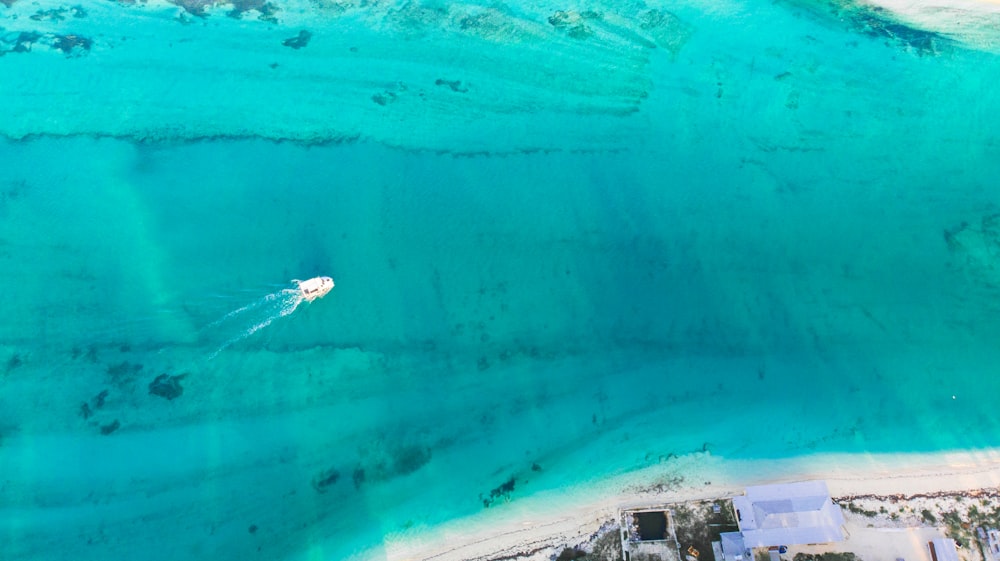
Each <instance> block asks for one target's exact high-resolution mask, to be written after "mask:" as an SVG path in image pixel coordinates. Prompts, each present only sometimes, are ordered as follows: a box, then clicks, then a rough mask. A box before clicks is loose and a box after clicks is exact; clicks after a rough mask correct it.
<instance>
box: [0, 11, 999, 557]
mask: <svg viewBox="0 0 1000 561" xmlns="http://www.w3.org/2000/svg"><path fill="white" fill-rule="evenodd" d="M7 4H10V5H7ZM128 4H129V3H125V2H122V3H114V2H101V3H96V2H95V3H92V4H83V5H78V6H70V5H62V4H58V3H47V2H37V3H26V2H24V1H14V2H0V53H2V55H0V76H2V78H0V107H2V108H3V111H2V112H0V135H3V137H4V139H3V140H2V141H0V270H2V271H3V275H0V289H2V291H3V294H4V296H5V298H4V300H3V304H2V307H0V311H2V314H0V411H2V412H3V414H2V415H0V558H2V559H4V560H7V559H13V560H27V559H31V560H35V559H68V558H73V559H77V560H107V559H129V558H136V557H137V556H140V557H141V558H143V559H149V560H151V561H159V560H175V559H176V560H180V559H209V558H211V559H307V558H309V559H343V558H347V557H349V556H352V555H356V556H358V557H360V558H371V559H379V558H383V559H384V558H387V557H391V554H390V552H389V551H388V550H387V549H385V544H386V543H387V540H389V539H393V538H394V537H395V536H400V535H404V536H405V535H410V534H413V535H417V534H420V535H424V536H430V538H427V539H430V540H433V539H434V538H433V536H434V535H435V533H434V532H435V528H436V527H438V526H439V525H440V524H443V523H446V522H448V521H452V520H455V519H461V518H463V517H468V516H471V515H477V514H478V515H482V513H484V512H486V511H488V512H498V513H502V512H503V511H504V509H510V508H513V507H514V506H516V505H517V504H518V501H523V500H526V499H527V498H529V497H531V496H535V495H538V494H539V493H551V492H553V491H555V490H559V489H564V488H571V487H572V488H577V489H579V488H583V489H586V488H587V486H588V485H595V486H596V485H599V483H600V482H601V481H604V480H606V479H607V478H609V477H613V476H620V475H623V474H628V473H631V472H636V471H638V470H642V469H644V468H649V467H650V466H663V467H664V469H669V468H670V466H671V465H672V462H674V461H675V458H676V457H677V456H684V455H685V454H689V453H692V452H708V453H710V454H711V455H713V456H718V457H722V458H731V459H768V458H795V457H801V458H804V459H805V460H806V461H807V460H808V457H810V456H813V455H816V454H821V453H827V452H833V453H854V454H858V455H859V456H861V455H867V454H872V453H896V452H937V451H956V450H958V451H968V450H973V451H975V450H986V449H991V448H995V447H997V446H998V445H1000V419H998V418H997V416H996V400H995V396H996V395H997V394H998V390H1000V376H998V373H1000V372H998V370H997V366H996V365H997V364H998V363H1000V362H998V359H1000V348H998V347H997V343H996V342H997V341H998V337H1000V319H998V318H1000V316H998V314H1000V303H998V302H1000V299H998V297H1000V205H998V201H1000V183H998V181H997V179H998V178H1000V138H998V133H997V131H998V130H1000V90H997V88H996V87H995V85H996V84H997V83H1000V57H998V55H997V54H996V52H995V51H994V50H992V47H991V46H992V45H995V44H996V42H995V37H994V38H993V39H994V42H993V43H990V41H989V39H990V38H991V37H993V36H991V35H990V34H989V32H988V31H986V32H984V33H982V34H979V35H976V37H977V38H978V41H977V42H968V41H966V40H963V38H961V37H955V36H949V35H946V34H941V33H935V32H934V31H933V30H928V29H925V28H921V27H917V26H915V25H912V24H907V23H906V21H904V20H902V19H899V18H896V17H894V16H893V15H892V14H891V13H889V12H887V11H884V10H878V9H873V8H867V7H863V6H860V5H857V6H855V5H850V4H843V5H842V4H840V3H836V4H834V3H824V2H778V3H746V4H721V3H718V4H712V5H703V4H698V3H684V4H645V3H642V2H632V3H625V4H622V5H618V4H611V3H601V2H594V3H591V4H573V5H562V4H533V5H524V6H518V5H513V4H510V5H502V4H483V5H479V4H474V3H468V4H436V3H427V4H418V3H415V2H403V3H398V4H397V3H359V4H352V3H349V2H310V3H305V2H290V3H288V4H285V5H272V4H264V3H259V4H258V3H239V4H237V5H235V6H233V5H212V4H210V3H204V2H188V3H186V7H184V6H177V5H173V4H166V3H157V2H149V3H138V4H134V5H128ZM362 4H364V5H362ZM946 16H947V13H946V12H942V18H944V17H946ZM303 31H305V32H306V33H302V32H303ZM984 37H985V38H986V40H983V38H984ZM317 275H330V276H332V277H334V279H335V280H336V283H337V286H336V288H335V289H334V290H333V291H332V292H331V293H330V294H329V295H328V296H326V297H325V298H323V299H321V300H317V301H315V302H311V303H303V304H301V305H299V306H298V307H296V308H295V309H294V311H293V312H291V313H289V314H288V315H285V316H283V317H282V316H281V314H282V313H283V312H287V311H288V310H289V309H290V308H289V307H288V304H289V301H288V300H287V298H286V297H284V296H281V291H282V290H283V289H286V288H289V287H290V286H291V284H290V282H289V281H290V279H293V278H308V277H312V276H317ZM269 295H275V296H274V297H273V298H272V299H270V300H269V299H268V296H269ZM248 333H249V334H248ZM161 375H166V376H168V377H176V378H174V383H175V384H176V385H177V386H179V387H180V388H182V391H180V392H176V393H175V394H171V399H166V398H165V397H164V395H162V394H160V395H158V394H157V393H156V392H151V384H155V382H156V380H157V378H158V377H159V376H161ZM161 380H162V379H161ZM172 387H174V388H175V390H176V386H172ZM683 475H684V476H685V477H689V478H692V479H697V477H698V474H694V473H692V474H683ZM153 544H155V546H153ZM445 546H446V544H444V543H442V547H445ZM137 552H141V554H140V553H137Z"/></svg>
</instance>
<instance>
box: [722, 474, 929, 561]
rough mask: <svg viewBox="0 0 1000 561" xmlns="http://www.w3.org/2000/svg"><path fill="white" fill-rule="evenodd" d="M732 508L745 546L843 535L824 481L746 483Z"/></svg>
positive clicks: (835, 538)
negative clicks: (744, 490) (772, 483)
mask: <svg viewBox="0 0 1000 561" xmlns="http://www.w3.org/2000/svg"><path fill="white" fill-rule="evenodd" d="M733 508H735V509H736V521H737V524H739V527H740V533H741V534H742V536H743V542H744V544H745V545H746V547H750V548H755V547H772V546H781V545H795V544H815V543H829V542H837V541H842V540H843V539H844V530H843V525H844V515H843V513H842V512H841V511H840V507H839V506H838V505H836V504H834V502H833V499H831V498H830V492H829V490H828V489H827V487H826V482H824V481H803V482H800V483H784V484H779V485H759V486H756V487H747V490H746V493H745V494H744V495H743V496H742V497H734V498H733ZM938 561H943V560H938Z"/></svg>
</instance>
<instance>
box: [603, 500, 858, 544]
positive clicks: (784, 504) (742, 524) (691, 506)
mask: <svg viewBox="0 0 1000 561" xmlns="http://www.w3.org/2000/svg"><path fill="white" fill-rule="evenodd" d="M843 525H844V517H843V514H842V512H841V509H840V506H838V505H837V504H836V503H834V502H833V499H832V498H831V497H830V492H829V490H828V489H827V486H826V483H825V482H823V481H806V482H800V483H786V484H780V485H761V486H755V487H748V488H747V489H746V491H745V492H744V494H743V495H740V496H737V497H732V498H731V499H727V500H723V501H703V502H700V503H685V504H678V505H666V506H663V507H660V508H650V509H643V510H626V511H623V512H622V554H623V557H624V559H625V561H637V560H642V561H646V560H651V561H654V560H656V559H660V560H662V561H671V560H673V559H678V560H680V559H684V560H686V561H705V560H709V561H711V560H713V559H714V560H715V561H751V560H752V559H753V550H754V549H768V550H771V551H772V553H771V556H772V559H773V558H776V557H777V556H778V554H779V552H781V553H783V552H784V550H785V547H786V546H790V545H799V544H822V543H830V542H839V541H842V540H843V539H844V530H843ZM694 527H701V528H702V531H700V532H699V531H697V530H696V529H695V528H694Z"/></svg>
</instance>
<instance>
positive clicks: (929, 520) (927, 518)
mask: <svg viewBox="0 0 1000 561" xmlns="http://www.w3.org/2000/svg"><path fill="white" fill-rule="evenodd" d="M920 516H922V517H923V518H924V520H925V521H926V522H927V523H928V524H937V517H936V516H934V515H933V514H931V511H929V510H927V509H926V508H925V509H923V510H921V511H920Z"/></svg>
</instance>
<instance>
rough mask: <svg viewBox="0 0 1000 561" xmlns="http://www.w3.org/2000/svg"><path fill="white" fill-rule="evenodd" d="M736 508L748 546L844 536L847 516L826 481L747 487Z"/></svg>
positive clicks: (785, 543)
mask: <svg viewBox="0 0 1000 561" xmlns="http://www.w3.org/2000/svg"><path fill="white" fill-rule="evenodd" d="M733 507H734V508H735V509H736V518H737V522H738V524H739V526H740V532H741V533H742V535H743V541H744V543H745V544H746V546H747V547H771V546H776V545H793V544H808V543H827V542H835V541H841V540H843V539H844V532H843V529H842V528H841V526H843V524H844V515H843V513H841V511H840V507H839V506H837V505H835V504H834V503H833V500H832V499H831V498H830V492H829V491H828V490H827V487H826V483H825V482H823V481H805V482H802V483H785V484H780V485H760V486H757V487H747V490H746V494H745V495H744V496H742V497H734V498H733Z"/></svg>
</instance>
